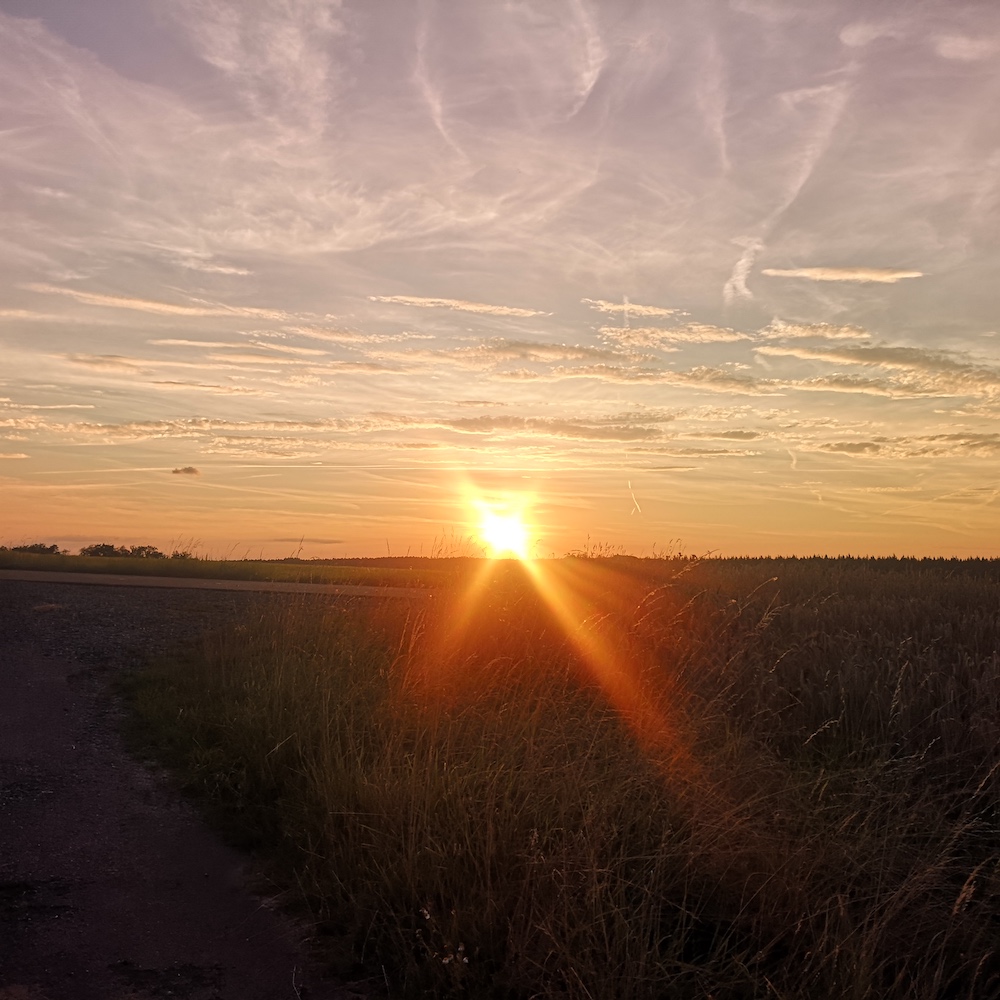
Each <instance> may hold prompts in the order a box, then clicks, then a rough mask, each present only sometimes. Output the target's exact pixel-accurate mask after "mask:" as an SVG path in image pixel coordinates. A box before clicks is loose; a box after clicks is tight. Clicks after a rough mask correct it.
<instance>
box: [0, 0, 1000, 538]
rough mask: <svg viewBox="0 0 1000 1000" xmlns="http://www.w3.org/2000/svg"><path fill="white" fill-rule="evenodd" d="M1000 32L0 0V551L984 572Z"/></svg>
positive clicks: (626, 7)
mask: <svg viewBox="0 0 1000 1000" xmlns="http://www.w3.org/2000/svg"><path fill="white" fill-rule="evenodd" d="M998 106H1000V5H997V4H996V3H993V2H989V3H972V2H964V0H924V2H915V0H887V2H881V3H872V2H871V0H860V2H855V0H829V2H826V3H812V2H808V3H807V2H804V0H728V2H726V0H600V2H595V0H533V2H515V0H412V2H405V3H403V2H399V0H343V2H337V0H87V3H85V4H84V3H80V2H79V0H0V269H2V272H0V273H2V275H3V278H2V281H0V544H7V545H12V544H13V545H16V544H24V543H29V542H35V541H44V542H46V543H51V542H57V543H58V544H60V545H62V546H65V547H66V548H69V549H71V550H75V549H77V548H79V547H80V546H82V545H85V544H89V543H92V542H100V541H111V542H114V543H116V544H139V543H143V544H147V543H148V544H155V545H158V546H160V547H162V548H164V549H165V550H169V549H170V548H193V549H195V550H196V551H197V552H198V553H199V554H202V555H214V556H229V557H242V556H246V555H251V556H258V555H263V556H265V557H283V556H290V555H296V554H298V555H302V556H304V557H320V556H322V557H331V556H366V555H367V556H378V555H385V554H387V553H388V554H392V555H403V554H406V553H409V554H411V555H418V554H419V555H432V554H433V555H447V554H455V553H459V552H463V551H468V546H469V545H470V544H471V545H473V546H474V545H475V539H474V534H475V531H476V524H477V523H478V518H479V517H480V514H481V511H482V510H483V509H484V507H485V508H486V509H488V508H489V507H491V506H492V507H493V508H495V509H497V510H500V511H506V510H515V509H516V510H522V511H523V516H524V517H525V519H526V520H527V521H528V524H529V526H530V531H531V534H532V539H533V542H532V544H533V546H534V551H535V552H536V554H539V555H550V554H555V555H561V554H564V553H566V552H570V551H581V550H590V551H627V552H631V553H634V554H636V555H651V554H657V553H664V552H669V551H682V552H684V553H686V554H690V555H705V554H708V553H712V554H715V555H722V556H736V555H812V554H829V555H837V554H851V555H893V554H895V555H915V556H993V557H996V556H1000V501H998V496H1000V462H998V459H1000V424H998V417H1000V336H998V333H997V329H998V322H1000V320H998V316H1000V309H998V306H1000V281H998V280H997V273H998V265H1000V245H998V236H1000V116H998V115H997V113H996V109H997V107H998Z"/></svg>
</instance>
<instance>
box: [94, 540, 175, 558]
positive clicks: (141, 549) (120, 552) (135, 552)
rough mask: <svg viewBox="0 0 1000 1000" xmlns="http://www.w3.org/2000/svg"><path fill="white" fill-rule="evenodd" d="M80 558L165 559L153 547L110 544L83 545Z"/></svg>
mask: <svg viewBox="0 0 1000 1000" xmlns="http://www.w3.org/2000/svg"><path fill="white" fill-rule="evenodd" d="M80 555H81V556H125V557H127V558H130V559H166V558H167V557H166V556H165V555H164V554H163V553H162V552H161V551H160V550H159V549H158V548H157V547H156V546H155V545H131V546H127V547H126V546H124V545H112V544H110V542H99V543H97V544H96V545H85V546H84V547H83V548H82V549H80Z"/></svg>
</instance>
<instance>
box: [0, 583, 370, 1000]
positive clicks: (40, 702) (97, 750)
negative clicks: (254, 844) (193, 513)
mask: <svg viewBox="0 0 1000 1000" xmlns="http://www.w3.org/2000/svg"><path fill="white" fill-rule="evenodd" d="M294 599H295V600H303V598H302V597H298V598H294ZM308 599H309V600H317V601H320V600H329V598H326V599H323V598H308ZM276 600H288V598H280V597H276V596H274V595H263V594H256V593H245V594H244V593H216V592H212V591H204V590H201V591H185V590H161V591H150V590H132V589H128V588H118V587H81V586H74V585H72V584H55V583H14V582H7V581H0V1000H150V998H154V997H155V998H163V997H180V998H188V1000H257V998H259V1000H279V998H288V1000H303V998H310V1000H333V998H341V1000H343V998H349V997H357V996H363V995H368V994H370V990H369V989H368V988H367V985H366V984H356V985H355V986H353V987H352V986H345V985H337V984H334V983H332V982H329V981H327V980H325V979H324V977H323V976H322V975H321V974H320V972H319V970H318V969H317V968H316V967H315V965H314V964H313V963H312V962H311V961H310V958H309V955H308V951H307V948H306V943H305V939H306V936H307V934H306V929H305V928H303V927H301V926H299V925H297V924H295V923H294V922H292V921H291V920H290V919H288V918H286V917H284V916H283V915H282V914H281V913H280V910H279V907H278V906H277V903H276V901H275V900H274V899H268V898H266V897H261V896H259V895H255V894H253V893H252V892H251V891H249V889H248V888H247V885H248V883H249V881H250V880H251V879H252V876H253V870H252V865H250V863H249V859H248V858H247V857H246V856H243V855H241V854H239V853H237V852H235V851H233V850H231V849H229V848H228V847H226V846H224V845H223V844H222V843H221V842H220V840H219V839H218V837H216V836H215V835H214V834H213V833H211V832H210V831H209V830H207V829H206V828H205V826H204V824H203V823H202V822H201V821H200V820H199V818H198V817H197V816H196V815H195V814H194V812H193V810H192V809H191V808H190V806H189V805H188V804H187V803H186V802H185V801H183V800H182V799H181V798H180V797H179V796H178V795H177V794H176V793H175V792H174V791H173V790H172V789H171V788H170V786H169V783H167V782H166V781H165V780H164V779H163V777H162V775H158V774H157V773H155V772H153V771H150V770H148V769H147V768H145V767H143V766H142V765H141V764H139V763H138V762H136V761H135V760H134V759H132V758H131V757H130V756H129V755H128V753H127V752H126V750H125V748H124V745H123V742H122V739H121V736H120V723H121V718H122V709H121V706H120V704H119V703H118V702H117V700H116V699H115V697H114V695H113V694H112V692H111V683H110V682H111V681H112V679H113V678H114V676H115V675H116V673H118V672H119V671H121V670H126V669H130V668H133V667H135V666H137V665H140V664H141V663H142V662H143V661H144V660H145V659H146V658H147V657H149V656H152V655H156V654H158V653H162V652H164V651H166V650H169V649H170V648H172V647H175V646H176V645H177V644H178V643H184V642H187V641H191V640H193V639H195V638H197V636H198V635H199V633H201V632H202V631H203V630H204V629H205V628H210V627H213V626H217V625H220V624H222V623H224V622H226V621H227V620H233V619H234V618H235V619H237V620H238V619H240V618H246V617H247V616H252V615H254V614H256V613H258V612H259V610H260V609H261V607H262V606H264V605H269V604H272V603H273V602H274V601H276Z"/></svg>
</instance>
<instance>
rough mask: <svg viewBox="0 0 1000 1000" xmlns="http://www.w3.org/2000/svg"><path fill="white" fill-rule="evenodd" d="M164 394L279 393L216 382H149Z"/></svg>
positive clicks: (244, 394)
mask: <svg viewBox="0 0 1000 1000" xmlns="http://www.w3.org/2000/svg"><path fill="white" fill-rule="evenodd" d="M146 384H147V385H150V386H152V387H153V388H154V389H159V390H162V391H164V392H208V393H212V394H214V395H219V396H277V395H278V394H277V392H274V391H268V390H267V389H261V388H256V387H255V388H251V387H250V386H242V385H218V384H216V383H214V382H178V381H170V380H168V379H161V380H154V381H151V382H147V383H146Z"/></svg>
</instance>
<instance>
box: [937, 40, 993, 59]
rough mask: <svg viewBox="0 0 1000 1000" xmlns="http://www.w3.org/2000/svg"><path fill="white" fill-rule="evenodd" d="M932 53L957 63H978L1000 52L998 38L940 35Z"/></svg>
mask: <svg viewBox="0 0 1000 1000" xmlns="http://www.w3.org/2000/svg"><path fill="white" fill-rule="evenodd" d="M934 51H935V52H937V54H938V55H939V56H942V57H943V58H945V59H955V60H958V61H959V62H979V61H980V60H981V59H988V58H989V57H990V56H992V55H996V53H997V52H1000V39H998V38H991V37H986V38H972V37H970V36H968V35H940V36H939V37H938V38H937V39H936V40H935V42H934Z"/></svg>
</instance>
